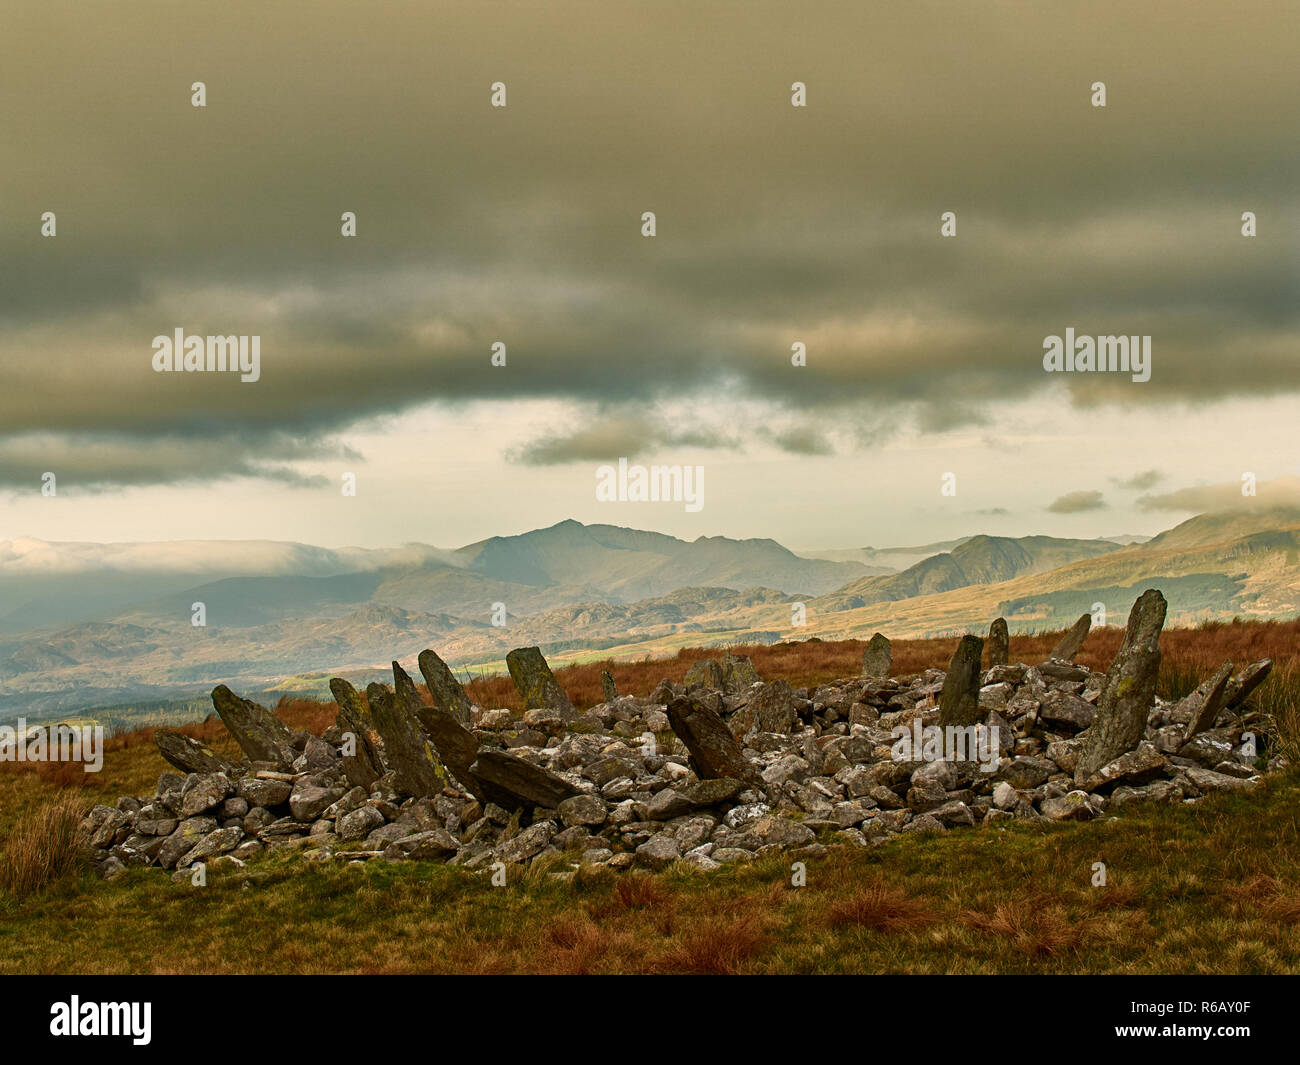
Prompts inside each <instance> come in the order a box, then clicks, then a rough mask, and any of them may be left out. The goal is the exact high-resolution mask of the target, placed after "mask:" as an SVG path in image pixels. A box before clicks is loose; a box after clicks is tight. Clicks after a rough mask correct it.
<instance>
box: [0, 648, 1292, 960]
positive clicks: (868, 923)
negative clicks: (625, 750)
mask: <svg viewBox="0 0 1300 1065" xmlns="http://www.w3.org/2000/svg"><path fill="white" fill-rule="evenodd" d="M1295 636H1296V632H1295V630H1294V626H1292V625H1291V623H1285V624H1273V625H1270V624H1260V623H1250V624H1248V625H1241V626H1237V627H1234V626H1233V625H1226V626H1218V627H1214V626H1203V627H1201V628H1198V629H1191V630H1176V631H1171V632H1169V633H1167V634H1166V636H1165V638H1164V646H1165V650H1166V653H1165V661H1164V670H1165V672H1166V675H1165V676H1164V677H1162V683H1168V684H1186V683H1187V682H1188V680H1190V679H1192V678H1193V677H1195V679H1196V680H1197V681H1198V682H1199V680H1200V679H1203V678H1204V676H1205V675H1206V674H1207V672H1209V671H1212V670H1213V669H1214V668H1215V667H1217V665H1218V664H1219V662H1221V661H1222V660H1223V659H1224V658H1225V657H1231V658H1232V659H1233V660H1234V661H1235V662H1238V664H1245V663H1246V662H1248V661H1250V660H1252V659H1253V658H1258V657H1266V656H1271V657H1273V658H1274V659H1275V661H1276V662H1277V663H1278V664H1277V666H1276V667H1275V670H1274V675H1273V676H1272V677H1270V679H1269V680H1268V682H1267V683H1266V684H1265V685H1264V686H1263V687H1262V688H1261V689H1260V690H1259V692H1258V693H1257V695H1256V697H1255V703H1256V705H1257V706H1258V707H1260V708H1262V709H1270V710H1272V711H1273V712H1275V713H1277V714H1278V715H1279V720H1280V721H1282V720H1290V721H1291V722H1292V725H1294V722H1295V716H1294V715H1295V710H1294V708H1295V707H1296V706H1297V705H1298V704H1300V699H1298V698H1297V672H1296V669H1297V667H1296V661H1295V657H1294V652H1293V651H1292V649H1291V648H1293V647H1294V646H1295ZM1055 638H1056V636H1055V634H1039V635H1035V636H1025V637H1013V640H1012V657H1013V660H1014V659H1015V658H1022V659H1025V660H1027V661H1035V660H1037V658H1039V657H1042V656H1044V655H1045V654H1046V652H1047V650H1048V649H1050V647H1051V645H1052V644H1053V643H1054V642H1055ZM1288 641H1289V646H1288ZM1118 642H1119V633H1118V632H1117V631H1115V630H1104V631H1103V632H1100V633H1095V634H1094V635H1093V636H1091V637H1090V638H1089V642H1088V645H1087V646H1086V648H1085V653H1084V654H1083V655H1081V656H1080V657H1081V660H1083V661H1085V662H1088V663H1089V664H1090V665H1094V666H1096V667H1101V666H1104V665H1106V664H1107V663H1108V661H1109V657H1108V656H1109V655H1111V654H1113V653H1114V649H1115V648H1116V647H1117V646H1118ZM1110 643H1113V644H1114V647H1109V650H1108V649H1107V648H1108V645H1109V644H1110ZM955 645H956V640H955V639H950V640H929V641H906V642H904V641H898V642H896V643H895V644H894V656H895V659H894V660H895V668H896V671H897V672H905V671H914V670H917V669H921V668H925V667H926V666H931V665H943V664H946V661H947V658H948V657H949V656H950V655H951V653H952V650H953V648H954V647H955ZM862 647H863V644H862V643H861V642H860V641H843V642H837V643H829V642H827V643H807V644H795V645H785V646H773V647H757V648H749V649H746V653H749V654H750V655H751V657H752V658H753V659H754V662H755V665H756V666H757V668H758V669H759V672H760V673H761V674H762V675H763V676H765V677H767V678H769V679H774V678H776V677H782V676H784V677H785V678H786V679H788V680H789V681H790V682H791V683H792V684H794V685H796V686H805V685H809V684H815V683H819V682H821V681H824V680H829V679H832V678H834V677H837V676H845V675H850V674H854V673H856V672H857V668H858V664H859V662H860V659H861V654H862ZM709 653H710V652H708V651H703V650H698V649H697V650H696V651H693V652H683V653H682V654H681V655H679V656H677V658H675V659H670V660H667V661H662V662H654V663H644V662H640V663H614V664H611V663H592V664H584V665H581V666H577V667H574V668H573V669H570V670H559V671H557V676H558V678H559V680H560V682H561V683H562V684H563V685H564V686H565V688H566V689H567V690H568V691H569V692H570V693H571V694H572V695H573V696H574V699H575V702H577V703H578V705H580V706H582V705H590V704H591V703H592V702H595V701H599V699H600V695H599V691H600V687H599V685H600V681H599V675H600V669H601V668H610V669H611V672H613V673H614V676H615V678H616V679H617V680H618V683H619V687H620V690H621V691H625V692H626V691H633V692H637V693H639V694H642V693H645V692H647V691H649V689H650V688H652V687H653V686H654V684H656V683H657V682H658V681H659V680H660V679H661V678H662V677H663V676H669V677H675V678H676V679H680V677H681V675H683V674H684V673H685V671H686V669H687V668H688V667H689V665H690V663H691V662H692V661H694V660H696V659H697V658H701V657H707V656H708V654H709ZM714 653H716V652H714ZM498 680H499V678H491V679H485V680H483V681H476V682H475V684H474V685H472V686H471V689H472V690H471V694H472V696H473V697H474V698H475V699H476V700H478V701H480V702H482V703H484V705H488V706H500V705H510V704H511V699H510V698H507V697H506V696H507V695H508V693H507V692H505V691H504V690H503V689H502V688H500V686H499V685H498V684H497V681H498ZM475 689H477V690H475ZM589 689H594V690H589ZM498 695H500V696H501V697H500V698H498V697H497V696H498ZM277 710H278V712H279V713H280V714H281V716H282V717H283V718H284V719H285V720H286V721H288V722H290V723H291V724H293V725H294V726H295V727H311V728H313V729H316V730H317V731H319V730H320V729H322V728H324V727H325V726H327V725H328V724H330V723H332V720H333V710H334V708H333V704H330V703H318V702H316V701H315V700H311V699H286V700H283V701H282V702H281V704H280V706H279V707H277ZM1288 714H1289V715H1291V716H1290V718H1286V715H1288ZM185 731H187V732H189V733H191V734H192V735H195V736H197V737H200V738H202V739H203V740H204V741H205V742H207V743H209V744H210V745H211V746H212V747H213V748H214V750H217V751H219V752H223V753H228V754H233V753H235V751H234V746H233V743H232V741H230V740H229V738H228V737H227V736H226V735H225V733H224V729H223V728H222V727H221V726H220V724H218V723H206V724H197V725H191V726H187V727H186V728H185ZM1290 735H1291V736H1292V737H1293V736H1294V735H1295V733H1294V732H1292V733H1290ZM165 768H166V767H165V766H164V764H163V763H162V761H161V759H160V758H159V757H158V755H157V753H156V750H155V749H154V747H153V744H152V738H151V733H149V732H148V730H144V731H141V732H136V733H129V734H125V735H121V736H117V737H114V738H113V739H112V740H111V741H109V744H108V750H107V752H106V755H105V762H104V770H103V772H101V773H100V774H98V775H93V774H82V773H80V771H79V770H78V771H77V772H76V773H73V772H71V771H69V768H68V767H52V766H31V765H26V766H16V765H14V764H13V763H7V764H5V765H4V766H3V768H2V769H0V847H3V852H4V854H3V861H4V862H6V863H7V862H9V861H10V860H11V858H10V855H11V853H19V852H21V853H29V852H31V851H32V845H31V842H30V841H31V840H33V839H34V838H36V837H34V836H33V834H32V833H33V831H34V829H35V828H36V827H37V826H38V825H39V823H40V818H43V817H51V816H53V815H52V814H50V813H48V812H47V811H48V810H49V809H50V804H52V803H58V802H63V803H68V802H80V803H83V804H89V803H92V802H110V803H111V802H112V801H113V800H114V799H116V797H117V796H118V795H122V794H135V795H143V794H146V793H148V792H150V791H151V789H152V787H153V784H154V781H155V779H156V777H157V775H158V773H160V772H162V771H163V770H164V769H165ZM805 862H806V865H807V886H806V887H794V886H792V883H791V877H792V873H791V868H790V866H791V859H789V858H785V857H774V858H768V859H763V860H760V861H756V862H754V863H751V864H748V865H732V866H728V867H726V868H724V869H723V870H721V871H718V872H715V873H711V874H707V875H706V874H701V873H697V872H694V871H693V870H690V869H689V868H686V867H682V866H675V867H672V868H670V869H669V870H667V871H666V872H664V873H660V874H657V875H654V876H649V875H646V874H642V873H632V874H625V875H622V876H617V875H615V874H613V873H611V872H609V871H606V870H589V869H584V870H582V871H580V872H578V873H577V874H576V875H575V874H572V873H571V871H570V869H569V866H568V865H567V864H566V863H563V862H557V863H554V864H553V865H551V866H540V867H534V868H532V869H529V870H527V871H526V872H514V871H512V875H511V880H510V882H509V884H508V885H507V886H506V887H504V888H494V887H492V886H491V884H490V881H489V879H488V878H487V877H486V876H481V875H474V874H470V873H466V872H464V871H462V870H459V869H455V868H448V867H445V866H441V865H436V864H432V863H408V864H401V865H388V864H385V863H377V864H376V863H372V864H368V865H365V866H359V867H354V866H345V865H340V864H337V863H321V864H313V863H304V862H301V861H299V860H295V859H289V858H280V857H270V858H267V859H264V860H262V861H260V862H256V863H252V864H250V865H249V866H248V868H247V869H245V870H243V871H239V872H224V873H210V874H209V878H208V886H207V887H206V888H195V887H192V886H190V884H189V883H188V881H187V882H185V883H184V884H173V883H172V882H171V881H170V878H169V877H168V876H167V874H165V873H162V872H160V871H158V870H151V869H131V870H128V871H127V873H126V874H124V875H123V876H121V877H119V878H118V879H115V880H113V881H107V882H106V881H101V880H99V879H98V878H97V877H96V876H95V875H94V874H93V873H92V872H91V871H90V870H88V869H85V868H72V869H64V870H62V871H60V870H59V868H58V867H57V863H56V864H52V865H50V866H49V867H48V869H49V875H48V876H45V875H40V876H36V877H35V878H32V877H30V876H27V878H26V879H24V878H22V877H20V878H19V879H20V880H22V881H23V884H24V885H25V886H23V887H21V889H19V890H15V888H16V887H18V885H17V884H16V883H11V882H9V881H5V882H4V886H3V887H2V888H0V973H121V972H139V973H207V972H222V973H263V972H266V973H323V972H347V973H413V972H448V973H450V972H457V973H459V972H485V973H523V972H553V973H614V972H627V973H769V972H770V973H809V972H818V973H838V972H844V973H849V972H890V973H895V972H899V973H901V972H923V973H944V972H973V973H997V972H1017V973H1019V972H1024V973H1030V972H1032V973H1087V972H1116V973H1168V972H1189V973H1283V972H1300V770H1295V769H1293V770H1288V771H1287V772H1285V773H1280V774H1275V775H1274V776H1272V777H1270V778H1268V782H1267V785H1266V786H1265V787H1264V788H1262V789H1260V791H1257V792H1255V793H1253V794H1250V795H1222V796H1211V797H1209V798H1207V799H1205V800H1203V801H1202V802H1200V803H1198V804H1196V805H1191V806H1182V805H1180V806H1176V807H1152V808H1147V809H1136V810H1133V811H1132V812H1126V814H1125V816H1124V817H1122V818H1120V819H1117V820H1103V821H1099V822H1091V823H1085V824H1070V825H1037V824H1012V825H1010V826H1009V827H1003V826H1000V825H999V826H981V827H978V828H975V829H966V830H960V831H954V832H951V833H947V834H944V835H941V836H930V837H920V836H904V837H901V838H899V839H896V840H894V841H892V842H891V843H889V844H888V845H886V846H884V847H880V848H877V849H871V850H865V851H860V850H854V849H849V848H841V847H833V848H832V849H831V850H830V851H829V852H828V853H827V854H826V855H825V856H823V857H820V858H812V859H805ZM1098 862H1102V863H1104V865H1105V872H1106V883H1105V885H1104V886H1100V887H1094V886H1093V880H1094V876H1095V871H1094V866H1095V864H1096V863H1098ZM26 867H28V866H27V865H24V868H26ZM30 867H31V868H35V869H41V868H42V865H41V863H40V862H39V861H35V862H33V863H30ZM6 868H7V866H6ZM51 929H57V933H56V934H51Z"/></svg>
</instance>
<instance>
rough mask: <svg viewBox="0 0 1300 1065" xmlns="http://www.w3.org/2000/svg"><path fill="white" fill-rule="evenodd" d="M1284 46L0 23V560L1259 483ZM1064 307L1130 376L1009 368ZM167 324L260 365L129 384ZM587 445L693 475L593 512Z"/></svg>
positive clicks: (891, 514)
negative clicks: (948, 228) (25, 548)
mask: <svg viewBox="0 0 1300 1065" xmlns="http://www.w3.org/2000/svg"><path fill="white" fill-rule="evenodd" d="M1297 31H1300V9H1297V8H1296V7H1295V5H1294V4H1269V3H1246V4H1243V5H1237V6H1233V7H1230V8H1223V7H1222V6H1221V5H1211V4H1200V3H1185V4H1177V5H1173V4H1169V5H1163V4H1162V5H1140V6H1137V7H1135V6H1134V5H1131V4H1110V3H1095V4H1088V5H1072V6H1071V8H1070V9H1068V10H1067V9H1065V7H1064V6H1063V5H1041V4H1030V3H1014V4H1012V3H980V4H973V5H961V6H960V7H958V6H957V5H953V4H949V3H938V4H927V3H916V2H910V3H888V2H886V3H877V4H870V5H864V4H848V3H844V4H840V3H824V2H823V3H816V2H814V3H809V4H799V5H791V4H788V3H766V2H753V0H751V2H747V3H743V4H732V3H705V4H701V3H680V4H679V3H656V2H653V0H651V2H645V3H637V4H609V3H575V2H570V0H557V2H553V3H549V4H546V5H537V4H524V3H492V2H483V0H477V2H474V3H461V2H447V0H441V2H439V3H438V4H436V5H431V4H424V3H420V4H415V3H410V4H399V3H385V2H382V0H381V2H377V3H373V4H368V5H366V6H365V8H364V12H363V13H362V10H361V9H359V8H358V7H357V6H356V5H355V4H338V3H332V2H318V3H313V4H310V5H305V4H298V3H293V4H290V3H279V2H269V3H265V2H263V3H256V4H246V3H231V4H225V5H220V6H204V7H194V6H180V5H175V4H174V3H156V4H155V3H132V4H129V5H113V6H108V5H83V4H67V3H61V2H58V0H55V2H43V3H39V4H38V3H25V2H20V3H18V4H16V5H14V6H13V7H12V8H11V9H10V10H9V11H7V13H6V32H5V34H4V36H3V38H2V39H0V139H2V142H3V143H4V144H5V145H6V146H7V152H6V160H5V166H4V167H3V168H0V539H7V538H13V537H20V536H21V537H27V536H30V537H38V538H42V539H49V540H90V541H117V540H168V539H195V538H212V539H227V538H229V539H275V540H297V541H302V542H308V543H317V544H322V545H326V546H340V545H344V544H358V545H362V546H374V547H377V546H386V545H392V544H399V543H404V542H409V541H421V542H428V543H434V544H439V545H443V546H455V545H459V544H464V543H468V542H471V541H474V540H477V539H481V538H483V537H486V536H491V535H497V534H508V533H515V532H522V531H525V530H527V529H530V528H536V527H541V526H546V525H550V524H554V523H555V522H557V521H560V520H563V519H565V518H571V517H572V518H577V519H578V520H580V521H584V522H609V523H611V524H618V525H629V526H636V527H640V528H653V529H657V530H661V531H664V532H668V533H671V534H673V535H677V536H681V537H683V538H686V539H694V538H695V537H696V536H700V535H728V536H734V537H749V536H760V537H772V538H774V539H777V540H779V541H781V542H782V543H785V544H787V545H789V546H792V547H796V548H802V549H812V548H831V547H856V546H865V545H874V546H885V545H891V544H915V543H928V542H933V541H936V540H941V539H947V538H952V537H956V536H961V535H969V534H971V533H974V532H989V533H996V534H1001V535H1019V534H1027V533H1049V534H1053V535H1059V536H1099V535H1116V534H1121V533H1147V534H1150V533H1154V532H1157V531H1159V530H1160V529H1163V528H1167V527H1169V526H1171V525H1173V524H1175V523H1176V522H1177V521H1180V520H1182V519H1184V518H1186V517H1188V516H1190V514H1192V513H1196V512H1197V510H1199V509H1204V508H1206V507H1207V506H1208V505H1211V504H1218V503H1222V502H1225V501H1232V500H1233V499H1234V498H1236V497H1239V496H1240V493H1239V491H1238V489H1237V486H1238V485H1239V483H1240V479H1241V477H1242V475H1243V474H1244V473H1251V474H1254V475H1255V477H1256V478H1257V479H1258V480H1259V482H1261V483H1262V484H1265V485H1268V484H1274V485H1276V486H1284V487H1285V486H1290V485H1291V484H1292V482H1290V481H1289V480H1286V479H1287V478H1291V477H1293V476H1294V475H1295V474H1296V473H1297V472H1300V471H1298V470H1297V468H1296V466H1297V462H1296V446H1295V441H1296V431H1295V428H1294V427H1295V426H1296V425H1297V423H1298V418H1297V415H1300V396H1298V395H1297V380H1298V377H1297V374H1296V372H1295V364H1296V360H1297V356H1300V344H1298V343H1297V341H1300V300H1298V299H1297V288H1298V285H1297V283H1298V282H1300V182H1298V181H1297V178H1300V151H1298V149H1297V147H1296V140H1295V136H1294V131H1295V129H1296V128H1297V126H1298V124H1300V123H1298V122H1297V120H1298V119H1300V64H1297V63H1296V62H1295V61H1294V42H1295V40H1296V34H1297ZM198 81H201V82H203V83H204V86H205V90H206V106H204V107H201V108H200V107H194V106H193V105H192V86H193V84H194V83H195V82H198ZM1099 81H1100V82H1104V83H1105V86H1106V106H1105V107H1095V106H1093V97H1094V89H1093V85H1094V83H1095V82H1099ZM496 82H501V83H504V85H505V87H506V106H505V107H503V108H497V107H493V106H492V103H491V97H492V86H493V83H496ZM795 82H802V83H803V84H804V85H805V86H806V101H807V106H805V107H794V106H792V105H791V95H792V86H793V84H794V83H795ZM47 211H49V212H54V214H55V218H56V235H55V236H52V237H51V236H43V235H42V215H43V213H44V212H47ZM345 211H350V212H354V213H355V216H356V233H357V235H356V236H355V237H344V236H342V235H341V232H340V228H341V215H342V214H343V212H345ZM647 211H651V212H654V215H655V223H656V232H655V235H654V236H653V237H647V236H643V235H642V226H643V223H642V216H643V213H644V212H647ZM949 211H951V212H954V213H955V216H956V234H955V235H954V236H948V237H945V236H942V235H941V216H942V215H943V214H944V212H949ZM1247 211H1249V212H1252V213H1253V214H1254V215H1255V218H1256V226H1257V235H1255V236H1252V237H1246V236H1243V235H1242V225H1243V223H1242V215H1243V212H1247ZM1067 328H1070V329H1073V330H1074V331H1075V333H1076V334H1078V335H1081V336H1083V335H1087V336H1103V335H1117V334H1118V335H1126V336H1127V335H1138V336H1150V337H1151V338H1152V339H1151V350H1152V363H1151V376H1150V380H1148V381H1145V382H1135V381H1133V380H1131V377H1130V375H1124V374H1115V373H1095V372H1094V373H1047V372H1045V371H1044V368H1043V362H1042V359H1043V350H1044V347H1043V346H1044V339H1045V338H1046V337H1048V336H1051V335H1063V334H1064V333H1065V330H1066V329H1067ZM176 329H182V330H184V331H185V332H186V333H187V334H197V335H206V334H217V335H223V336H224V335H250V336H251V335H257V336H258V337H260V352H261V360H260V378H259V379H258V380H257V381H256V382H241V381H240V380H239V377H238V375H234V374H229V373H159V372H156V371H155V370H154V367H153V356H154V349H153V346H152V344H153V338H154V337H156V336H159V335H167V336H170V335H171V334H172V333H173V332H174V331H175V330H176ZM498 341H500V342H501V343H504V344H505V345H506V349H507V356H506V365H505V366H493V365H492V364H491V348H492V345H493V344H494V343H495V342H498ZM795 343H802V344H803V345H805V346H806V351H807V365H804V366H794V365H792V364H791V350H792V345H793V344H795ZM620 458H627V459H628V461H629V463H632V464H644V465H647V466H649V465H678V464H680V465H689V466H701V467H703V469H704V482H703V483H704V506H703V507H702V508H701V509H699V510H698V511H694V512H690V511H687V510H686V509H685V507H684V506H683V505H682V503H680V502H667V503H664V502H661V503H638V502H599V501H598V500H597V498H596V494H595V485H596V482H597V470H598V468H599V467H600V466H601V465H603V464H606V463H617V461H618V460H619V459H620ZM48 472H53V473H54V474H55V475H56V492H55V494H54V495H53V496H50V495H48V494H42V476H43V474H45V473H48ZM349 473H350V474H352V475H354V476H355V479H356V495H355V496H344V495H343V494H342V491H341V484H342V480H343V475H344V474H349ZM946 474H951V475H953V476H952V477H951V478H948V479H946V478H945V475H946ZM945 485H947V487H948V489H949V491H948V492H947V494H945V493H944V491H943V488H944V486H945ZM1279 490H1280V489H1279ZM1288 490H1289V489H1288ZM1266 494H1267V492H1262V493H1261V495H1266Z"/></svg>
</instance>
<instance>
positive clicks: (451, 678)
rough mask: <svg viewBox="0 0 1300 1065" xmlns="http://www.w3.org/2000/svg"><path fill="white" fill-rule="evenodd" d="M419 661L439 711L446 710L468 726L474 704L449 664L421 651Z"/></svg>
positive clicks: (428, 652)
mask: <svg viewBox="0 0 1300 1065" xmlns="http://www.w3.org/2000/svg"><path fill="white" fill-rule="evenodd" d="M418 661H419V664H420V672H421V673H423V674H424V682H425V683H426V684H427V685H429V694H430V695H431V696H432V697H433V705H434V706H435V707H437V708H438V709H439V710H446V711H447V712H448V713H449V714H451V716H452V717H454V718H455V719H456V720H457V721H459V722H460V723H461V724H462V725H468V724H469V721H470V707H471V706H472V705H473V704H472V703H471V702H470V699H469V696H468V695H466V694H465V689H464V688H462V687H461V684H460V681H458V680H457V679H456V675H455V674H454V673H452V671H451V670H450V669H449V668H448V667H447V663H446V662H444V661H443V660H442V659H441V658H439V657H438V656H437V655H436V654H434V652H433V651H429V650H424V651H421V652H420V657H419V659H418Z"/></svg>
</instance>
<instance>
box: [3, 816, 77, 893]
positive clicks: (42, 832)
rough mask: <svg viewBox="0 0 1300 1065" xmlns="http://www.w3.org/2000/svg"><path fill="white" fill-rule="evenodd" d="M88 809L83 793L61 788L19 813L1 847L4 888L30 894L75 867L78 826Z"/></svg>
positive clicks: (11, 891)
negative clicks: (39, 803) (48, 798)
mask: <svg viewBox="0 0 1300 1065" xmlns="http://www.w3.org/2000/svg"><path fill="white" fill-rule="evenodd" d="M86 811H87V806H86V803H85V802H84V801H83V800H82V799H81V798H80V797H78V796H77V795H75V794H69V793H67V792H60V793H59V794H58V795H56V797H55V798H54V799H53V800H51V801H49V802H47V803H44V804H42V805H41V806H38V807H36V809H34V810H31V811H29V812H27V813H26V814H24V815H23V816H21V817H19V818H18V820H17V822H16V823H15V824H14V827H13V830H12V831H11V832H10V833H9V837H8V839H6V840H5V844H4V850H3V851H0V889H3V890H4V891H7V892H9V893H10V894H11V895H16V896H18V897H22V896H24V895H30V894H32V893H33V892H35V891H39V890H40V889H41V888H42V887H44V886H45V885H46V884H49V883H51V882H53V881H55V880H58V879H59V878H60V877H61V876H63V874H64V873H66V872H68V871H69V870H71V869H72V868H73V867H74V866H75V865H76V864H77V826H78V825H79V824H80V823H81V820H82V818H84V817H85V816H86Z"/></svg>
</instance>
